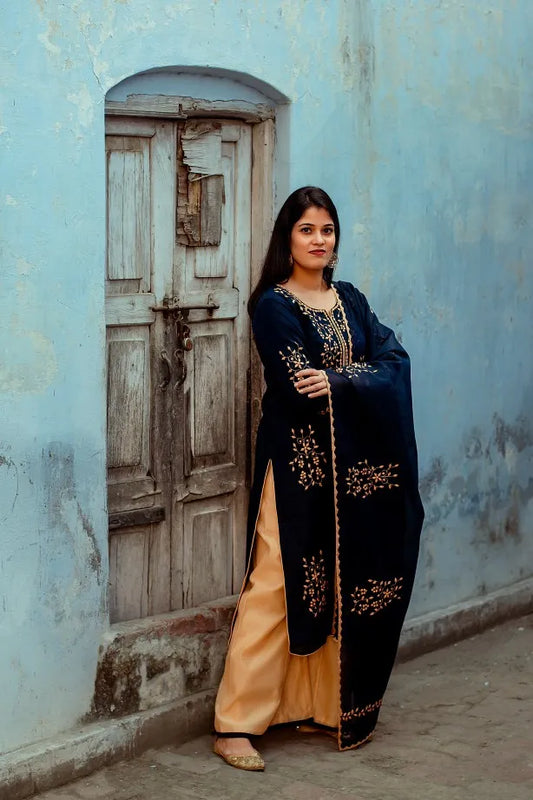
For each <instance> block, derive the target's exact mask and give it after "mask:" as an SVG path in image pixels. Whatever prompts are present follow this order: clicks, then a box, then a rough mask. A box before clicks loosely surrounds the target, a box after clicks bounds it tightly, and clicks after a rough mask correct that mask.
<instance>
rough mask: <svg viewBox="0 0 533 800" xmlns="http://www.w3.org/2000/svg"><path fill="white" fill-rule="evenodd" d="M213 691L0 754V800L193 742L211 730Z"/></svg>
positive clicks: (15, 798)
mask: <svg viewBox="0 0 533 800" xmlns="http://www.w3.org/2000/svg"><path fill="white" fill-rule="evenodd" d="M215 693H216V692H215V690H211V691H208V692H199V693H198V694H197V695H194V696H192V697H189V698H187V699H186V700H182V701H181V702H179V703H172V704H169V705H166V706H160V707H159V708H157V709H150V710H149V711H144V712H141V713H138V714H131V715H130V716H128V717H124V718H122V719H120V720H115V719H112V720H106V721H104V722H95V723H90V724H88V725H84V726H83V727H82V728H77V729H74V730H70V731H68V732H67V733H65V734H63V735H61V736H56V737H54V738H53V739H47V740H44V741H41V742H37V743H36V744H34V745H30V746H29V747H24V748H21V749H19V750H14V751H12V752H10V753H6V754H5V755H3V756H0V800H22V799H23V798H26V797H31V795H33V794H35V793H36V792H44V791H46V790H48V789H53V788H55V787H57V786H61V785H62V784H64V783H68V782H69V781H72V780H75V779H77V778H82V777H84V776H85V775H89V774H90V773H91V772H94V771H95V770H97V769H101V768H102V767H104V766H107V765H108V764H112V763H114V762H116V761H121V760H122V759H128V758H134V757H135V756H137V755H140V754H141V753H143V752H144V751H145V750H149V749H150V748H152V747H161V746H162V745H165V744H170V743H175V744H180V743H181V742H185V741H188V740H189V739H194V738H195V737H196V736H201V735H202V734H203V733H205V732H206V731H208V730H210V728H211V726H212V722H213V705H214V702H215Z"/></svg>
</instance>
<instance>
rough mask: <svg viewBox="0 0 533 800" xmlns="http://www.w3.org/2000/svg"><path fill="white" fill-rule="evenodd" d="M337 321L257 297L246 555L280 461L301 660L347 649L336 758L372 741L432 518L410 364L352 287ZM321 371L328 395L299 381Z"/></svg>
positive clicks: (291, 620)
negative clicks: (422, 492)
mask: <svg viewBox="0 0 533 800" xmlns="http://www.w3.org/2000/svg"><path fill="white" fill-rule="evenodd" d="M333 288H334V290H335V292H336V295H337V302H336V305H335V306H334V307H333V309H331V310H330V311H324V310H321V309H314V308H312V307H311V306H308V305H306V304H305V303H303V302H302V301H301V300H299V299H298V298H297V297H296V296H295V295H293V294H292V293H291V292H290V291H289V290H287V289H285V288H284V287H283V286H275V287H273V288H270V289H268V290H267V291H266V292H264V294H263V295H262V296H261V298H260V299H259V302H258V304H257V306H256V309H255V313H254V317H253V331H254V336H255V341H256V344H257V348H258V351H259V355H260V357H261V360H262V362H263V366H264V370H265V381H266V387H267V388H266V391H265V394H264V397H263V416H262V419H261V422H260V425H259V430H258V435H257V447H256V464H255V476H254V483H253V486H252V492H251V497H250V510H249V520H248V553H249V554H250V553H251V551H252V547H253V539H254V535H255V527H256V521H257V516H258V512H259V508H260V503H261V493H262V488H263V484H264V479H265V475H266V471H267V467H268V463H269V462H270V461H271V462H272V469H273V474H274V485H275V494H276V507H277V514H278V523H279V531H280V547H281V553H282V565H283V572H284V578H285V596H286V606H287V626H288V635H289V643H290V651H291V653H294V654H296V655H307V654H309V653H312V652H314V651H316V650H317V649H318V648H320V647H321V646H322V645H323V644H324V643H325V641H326V638H327V637H328V636H329V635H331V634H332V633H333V635H334V636H336V637H337V638H338V640H339V672H340V697H339V721H340V724H339V747H340V749H348V748H351V747H357V746H358V745H361V744H363V743H364V742H366V741H368V739H370V738H371V736H372V732H373V730H374V727H375V725H376V722H377V718H378V714H379V709H380V707H381V704H382V699H383V695H384V692H385V689H386V686H387V682H388V680H389V676H390V672H391V669H392V666H393V662H394V658H395V655H396V650H397V646H398V640H399V636H400V630H401V626H402V623H403V620H404V617H405V613H406V611H407V606H408V603H409V598H410V595H411V590H412V586H413V580H414V575H415V568H416V561H417V555H418V543H419V536H420V530H421V526H422V521H423V509H422V504H421V501H420V497H419V493H418V477H417V452H416V443H415V436H414V430H413V416H412V404H411V388H410V365H409V357H408V355H407V353H406V352H405V350H404V349H403V347H402V346H401V345H400V344H399V342H398V341H397V339H396V337H395V335H394V333H393V332H392V331H391V330H390V329H389V328H387V327H385V326H384V325H382V324H381V323H380V322H379V321H378V319H377V317H376V316H375V314H374V313H373V311H372V310H371V309H370V307H369V305H368V303H367V300H366V298H365V297H364V295H363V294H361V292H359V291H358V290H357V289H356V288H354V287H353V286H352V285H351V284H350V283H346V282H342V281H338V282H335V283H334V284H333ZM305 367H314V368H316V369H323V370H325V372H326V375H327V379H328V396H327V397H320V398H309V397H307V396H305V395H300V394H299V393H298V392H297V390H296V388H295V385H294V375H295V373H296V372H298V370H300V369H304V368H305Z"/></svg>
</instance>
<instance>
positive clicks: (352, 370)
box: [337, 356, 378, 378]
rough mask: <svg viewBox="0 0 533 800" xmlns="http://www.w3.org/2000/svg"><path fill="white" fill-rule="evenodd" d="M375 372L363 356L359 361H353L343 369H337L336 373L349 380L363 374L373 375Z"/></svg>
mask: <svg viewBox="0 0 533 800" xmlns="http://www.w3.org/2000/svg"><path fill="white" fill-rule="evenodd" d="M377 371H378V370H377V369H374V368H373V367H372V366H371V365H370V364H368V363H367V362H366V361H365V357H364V356H361V357H360V359H359V361H355V362H354V363H353V364H347V365H346V366H345V367H340V368H339V369H337V372H340V373H341V374H342V375H346V376H347V377H349V378H358V377H359V375H362V373H363V372H369V373H375V372H377Z"/></svg>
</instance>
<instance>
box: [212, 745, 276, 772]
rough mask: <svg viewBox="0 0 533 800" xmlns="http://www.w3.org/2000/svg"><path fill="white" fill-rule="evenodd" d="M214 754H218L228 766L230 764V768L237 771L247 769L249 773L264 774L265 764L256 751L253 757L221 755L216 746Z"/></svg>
mask: <svg viewBox="0 0 533 800" xmlns="http://www.w3.org/2000/svg"><path fill="white" fill-rule="evenodd" d="M213 753H216V755H217V756H220V758H221V759H222V760H223V761H225V762H226V764H229V765H230V767H235V769H245V770H248V772H263V770H264V769H265V762H264V761H263V758H262V756H261V755H260V753H258V752H257V750H254V752H253V755H251V756H232V755H225V754H224V753H221V752H220V751H219V750H217V748H216V745H215V747H213Z"/></svg>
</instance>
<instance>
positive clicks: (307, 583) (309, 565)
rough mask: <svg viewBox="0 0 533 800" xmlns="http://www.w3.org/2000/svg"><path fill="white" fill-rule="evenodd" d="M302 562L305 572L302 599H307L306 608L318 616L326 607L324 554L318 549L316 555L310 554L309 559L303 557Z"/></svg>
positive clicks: (326, 585)
mask: <svg viewBox="0 0 533 800" xmlns="http://www.w3.org/2000/svg"><path fill="white" fill-rule="evenodd" d="M302 562H303V567H304V572H305V579H304V591H303V599H304V600H307V610H308V611H310V612H311V614H312V615H313V616H314V617H318V615H319V614H320V613H321V612H322V611H324V609H325V607H326V590H327V588H328V581H327V580H326V565H325V564H324V554H323V553H322V550H320V552H319V554H318V556H317V557H315V556H311V558H310V559H309V560H308V559H307V558H303V559H302Z"/></svg>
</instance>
